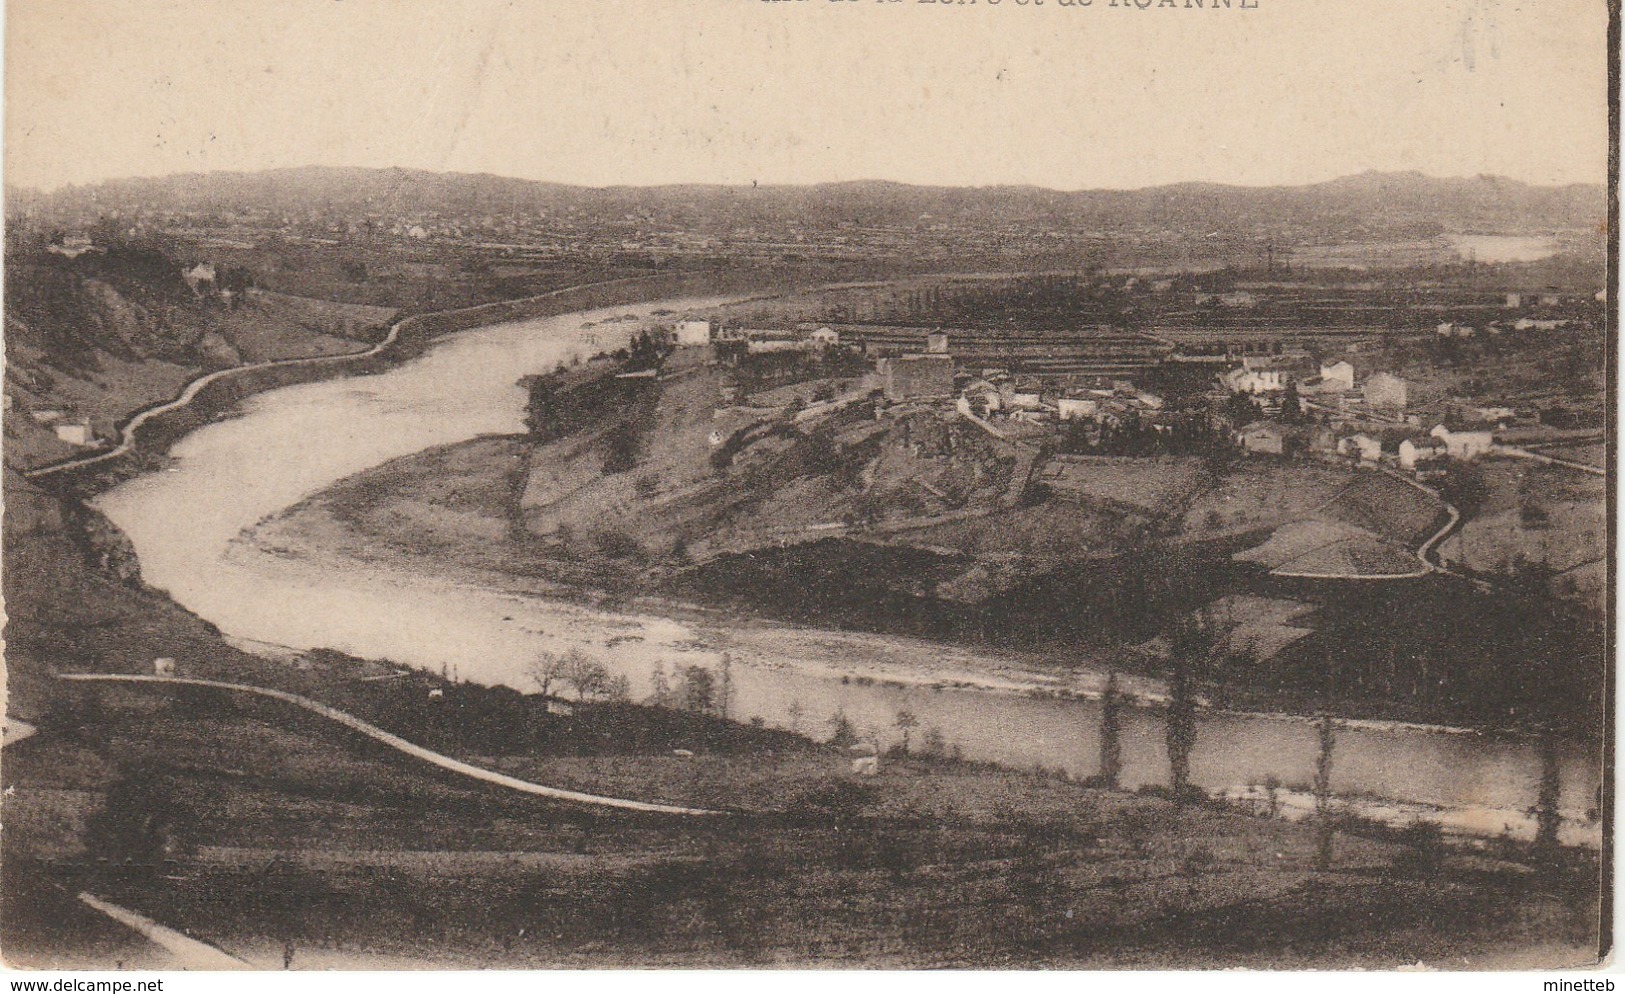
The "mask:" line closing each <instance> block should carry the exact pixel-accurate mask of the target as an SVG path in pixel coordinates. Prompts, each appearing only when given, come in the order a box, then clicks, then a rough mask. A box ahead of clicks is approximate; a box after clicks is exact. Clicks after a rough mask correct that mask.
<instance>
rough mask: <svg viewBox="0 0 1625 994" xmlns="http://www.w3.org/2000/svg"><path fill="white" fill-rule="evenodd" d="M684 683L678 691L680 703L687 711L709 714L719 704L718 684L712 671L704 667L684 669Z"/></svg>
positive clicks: (692, 666) (686, 667)
mask: <svg viewBox="0 0 1625 994" xmlns="http://www.w3.org/2000/svg"><path fill="white" fill-rule="evenodd" d="M682 675H683V682H682V686H681V687H680V688H679V689H678V701H679V704H680V706H681V707H682V709H683V710H685V711H693V712H695V713H697V714H708V713H710V711H711V710H712V709H713V708H715V707H716V704H717V683H716V678H715V677H713V676H712V675H711V671H710V670H708V669H706V668H705V667H703V666H699V665H689V666H685V667H683V670H682Z"/></svg>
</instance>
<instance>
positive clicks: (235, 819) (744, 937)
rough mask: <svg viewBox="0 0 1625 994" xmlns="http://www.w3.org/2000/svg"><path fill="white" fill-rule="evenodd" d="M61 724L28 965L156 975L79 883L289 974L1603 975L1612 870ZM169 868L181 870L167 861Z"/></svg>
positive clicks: (1294, 835)
mask: <svg viewBox="0 0 1625 994" xmlns="http://www.w3.org/2000/svg"><path fill="white" fill-rule="evenodd" d="M64 706H65V707H66V708H67V710H64V711H62V712H59V713H58V715H57V717H56V718H55V719H54V720H52V721H50V722H48V723H47V724H46V726H45V727H44V728H43V729H42V731H41V733H40V734H38V735H36V736H35V737H34V738H32V739H30V740H28V742H27V743H26V744H24V745H21V746H18V747H16V751H15V752H14V753H13V752H12V750H11V749H8V761H7V764H6V768H5V785H6V789H7V790H8V801H7V815H8V826H7V828H8V831H7V833H6V838H5V846H6V849H5V856H6V864H5V865H6V873H7V889H6V895H7V900H6V902H5V904H4V906H3V907H0V915H3V924H4V927H5V929H6V934H7V936H8V948H7V956H8V961H9V962H10V963H11V964H12V965H15V966H21V967H25V968H26V967H44V966H54V967H57V968H84V967H87V966H93V965H104V964H107V962H108V958H109V957H114V958H119V959H122V960H124V961H126V962H127V963H129V964H131V965H133V964H136V963H143V964H150V965H155V966H161V965H163V960H162V958H161V956H160V955H158V954H157V953H156V952H155V951H154V950H153V949H152V948H151V947H149V946H146V945H145V944H144V943H139V942H136V943H132V942H130V940H129V939H128V937H120V936H118V935H117V934H116V932H114V931H113V930H110V929H108V928H107V926H106V925H105V924H104V925H102V926H101V928H99V929H97V928H95V927H94V926H93V927H91V928H89V929H84V928H82V924H83V919H84V916H83V913H82V909H80V911H79V913H77V914H75V913H74V909H73V905H72V904H71V902H69V903H68V906H67V912H68V914H66V915H64V916H62V917H58V915H59V914H61V913H62V912H61V905H62V903H63V902H61V901H60V900H59V899H58V900H44V901H40V902H39V903H31V902H26V901H23V900H19V899H18V898H19V897H20V896H21V897H26V896H28V895H31V894H40V893H45V894H50V893H52V892H53V888H54V887H61V886H67V887H71V888H77V889H84V890H89V891H91V892H93V893H96V894H98V895H99V896H102V897H104V898H106V899H109V900H113V901H115V902H118V903H121V904H123V905H125V906H128V907H132V908H134V909H136V910H138V911H139V912H141V913H143V914H146V915H149V916H151V917H153V918H155V919H157V920H159V921H161V922H163V923H165V924H167V925H169V926H170V927H173V928H178V929H180V930H182V931H184V932H186V933H188V934H190V935H193V936H196V937H198V938H201V939H204V940H206V941H208V942H211V943H213V944H215V945H217V946H219V947H220V948H221V949H223V950H225V951H226V952H227V953H228V954H230V955H233V956H236V957H239V958H241V959H243V960H245V961H247V962H249V963H250V964H253V965H256V966H259V967H262V968H276V967H278V966H281V965H282V963H283V961H284V958H285V957H289V956H291V957H292V966H293V967H294V968H295V969H310V968H322V967H330V966H334V965H338V964H340V963H343V964H345V965H348V966H352V967H354V966H367V967H374V968H389V967H396V968H399V967H404V966H418V967H422V966H433V967H462V968H471V967H481V966H483V967H492V966H496V967H510V968H512V967H538V966H571V965H574V966H586V965H591V966H595V967H606V966H616V965H620V966H683V965H698V964H701V963H704V964H706V965H713V966H714V965H719V964H725V965H738V966H750V965H754V966H787V965H813V964H821V965H848V966H858V965H863V966H871V967H873V966H892V967H904V966H907V967H994V966H1003V967H1019V966H1037V965H1048V966H1067V965H1073V966H1081V965H1093V966H1128V965H1137V966H1179V965H1184V966H1194V965H1202V966H1218V965H1236V966H1246V965H1265V964H1268V965H1270V966H1274V967H1284V966H1303V965H1316V966H1362V967H1368V968H1389V969H1391V968H1394V967H1397V966H1400V965H1402V964H1411V963H1415V962H1418V961H1421V962H1424V963H1437V964H1440V965H1443V964H1445V963H1449V964H1451V965H1453V966H1456V967H1460V966H1480V967H1488V966H1496V965H1503V966H1504V965H1508V964H1509V963H1512V962H1519V961H1524V962H1527V961H1529V960H1530V959H1531V958H1533V959H1534V960H1536V961H1539V962H1544V963H1546V964H1548V965H1550V964H1554V963H1580V962H1584V961H1587V960H1588V959H1590V958H1591V956H1592V955H1594V954H1593V953H1589V952H1588V951H1587V950H1588V949H1589V948H1594V944H1595V938H1594V934H1593V931H1592V928H1591V926H1590V925H1589V924H1588V923H1594V922H1595V921H1596V916H1595V909H1594V908H1591V907H1589V906H1588V905H1587V903H1586V901H1585V899H1584V897H1583V894H1584V884H1583V880H1584V878H1585V875H1586V874H1594V873H1595V867H1594V866H1591V867H1589V868H1588V867H1587V866H1586V865H1585V864H1583V863H1579V864H1575V866H1574V867H1573V869H1572V870H1571V871H1566V872H1563V873H1559V874H1556V875H1547V876H1545V877H1543V878H1541V879H1540V882H1535V881H1531V879H1530V878H1529V875H1528V873H1527V871H1526V870H1525V869H1524V868H1523V867H1522V866H1521V865H1520V864H1519V863H1518V862H1517V861H1516V860H1518V859H1519V858H1521V857H1520V856H1519V854H1518V853H1516V852H1514V851H1508V852H1507V853H1506V854H1505V856H1496V855H1474V854H1471V853H1468V852H1456V851H1452V850H1451V849H1449V848H1446V847H1442V846H1440V845H1439V844H1438V843H1437V842H1436V841H1435V840H1434V839H1433V838H1432V837H1430V836H1427V835H1425V834H1423V835H1416V836H1414V838H1413V837H1410V836H1399V835H1395V834H1394V833H1384V832H1381V831H1377V830H1373V829H1371V828H1370V827H1368V826H1362V825H1360V824H1357V823H1353V822H1350V823H1348V824H1346V825H1345V828H1346V831H1341V832H1338V833H1337V834H1336V835H1335V837H1334V839H1333V851H1332V858H1331V861H1330V863H1329V864H1328V865H1326V866H1324V867H1323V868H1322V867H1320V866H1319V865H1318V864H1317V857H1316V848H1315V839H1314V832H1313V831H1312V829H1311V828H1309V827H1308V826H1303V825H1292V824H1288V823H1285V822H1281V821H1275V820H1270V819H1261V818H1256V817H1249V816H1246V815H1242V814H1237V813H1231V812H1228V811H1226V810H1223V809H1222V808H1219V807H1216V806H1213V805H1208V804H1190V805H1185V806H1176V805H1174V804H1173V803H1172V802H1170V801H1168V800H1166V799H1164V798H1161V797H1156V796H1137V795H1133V794H1125V793H1119V792H1115V791H1107V790H1098V789H1090V788H1086V787H1083V786H1080V785H1077V784H1073V783H1068V782H1066V781H1064V780H1059V779H1056V778H1053V777H1050V776H1045V775H1035V774H1028V773H1017V772H1010V771H1002V770H995V769H991V768H985V767H977V766H972V765H967V764H961V763H954V762H949V761H943V760H925V759H904V760H898V761H896V762H886V763H883V766H882V773H881V774H880V776H879V777H877V778H875V779H872V780H864V779H857V778H853V777H852V776H851V774H850V773H847V772H843V771H842V766H843V760H842V757H841V756H840V754H839V753H838V752H837V751H836V750H834V749H832V748H830V747H827V746H818V745H814V744H811V743H805V742H802V743H801V744H799V745H796V746H793V747H790V748H787V749H782V750H780V751H779V752H778V753H777V755H769V754H761V755H754V756H752V757H750V758H751V759H754V762H748V765H747V760H746V758H745V757H741V759H740V760H739V761H737V762H736V761H734V760H730V759H728V758H726V757H712V756H708V755H705V754H703V753H702V754H701V755H698V756H696V757H695V758H694V761H692V765H688V766H686V767H684V764H689V763H690V761H687V760H676V759H673V758H672V757H670V756H669V755H668V756H659V755H647V756H639V755H635V754H623V755H621V756H620V757H619V759H618V761H616V762H615V763H613V764H612V763H608V762H605V761H602V760H592V759H569V758H563V757H551V758H550V757H545V756H538V757H534V758H512V759H502V758H493V762H495V763H498V764H500V765H504V766H506V767H507V768H510V769H514V770H521V771H524V772H527V773H535V774H538V775H556V776H560V777H562V778H569V779H571V780H572V781H573V782H579V783H583V784H589V783H590V784H592V785H594V786H599V787H603V786H605V785H606V780H604V779H600V777H604V778H608V780H607V783H609V784H613V785H614V786H616V787H618V788H625V789H627V790H629V791H631V790H636V789H638V787H639V785H640V784H644V785H649V784H667V785H669V784H672V783H673V782H678V783H685V784H686V783H692V782H694V781H695V780H702V781H703V780H705V779H706V778H711V777H714V778H716V779H717V780H718V781H720V782H723V783H726V782H728V781H729V780H731V779H733V778H735V777H741V778H742V784H743V786H744V789H746V790H747V791H751V792H752V793H753V794H759V795H761V796H763V797H764V798H766V799H768V800H770V801H774V802H777V803H778V804H779V807H778V810H779V811H780V813H779V814H777V815H772V816H766V817H754V818H731V819H724V820H721V821H707V822H700V823H689V822H680V821H671V820H666V819H656V818H649V817H609V816H604V815H600V814H595V813H593V812H592V811H589V810H585V809H570V808H566V807H560V806H558V805H554V804H548V803H543V802H540V801H535V800H529V799H524V798H514V797H508V796H504V795H503V794H501V793H499V792H497V791H496V790H494V789H489V788H485V787H476V786H472V785H469V784H465V783H462V782H458V781H457V780H455V779H452V778H450V777H449V776H441V775H438V774H431V773H429V772H426V771H425V770H424V769H423V768H421V767H417V766H415V765H413V764H412V763H411V762H410V761H405V760H397V759H394V758H392V757H390V756H387V755H382V754H379V753H377V752H376V751H374V750H373V749H371V748H370V747H368V746H365V745H362V744H360V743H358V742H357V741H355V740H352V739H350V738H349V737H348V736H346V735H344V734H340V733H338V732H335V731H333V730H332V728H331V727H329V726H326V725H325V724H323V723H321V722H320V721H319V720H318V719H315V718H314V717H299V716H297V715H290V714H287V713H285V712H284V710H283V709H281V708H279V707H278V706H276V705H275V704H270V703H267V704H248V703H245V702H243V701H241V700H233V699H227V698H225V697H223V696H222V695H220V694H218V693H216V692H210V691H202V692H196V693H192V692H187V693H179V694H176V693H169V692H165V691H160V690H155V689H145V688H142V689H123V688H106V689H104V690H102V691H99V692H98V693H97V695H96V697H95V699H94V702H93V703H91V702H86V701H80V702H78V703H76V704H72V705H66V704H65V705H64ZM743 734H744V735H746V737H747V740H748V734H749V733H748V731H747V732H745V733H743ZM679 768H683V769H684V770H685V772H683V773H679V772H676V770H677V769H679ZM688 771H693V772H688ZM752 785H754V786H752ZM667 789H669V787H668V788H667ZM132 814H139V815H142V816H146V817H147V818H149V819H151V820H148V821H142V822H140V824H146V825H149V826H152V828H151V829H150V831H149V832H147V833H143V832H142V831H135V830H132V828H131V826H130V824H129V820H130V818H131V815H132ZM64 828H66V829H67V831H64V830H63V829H64ZM159 852H161V853H163V854H165V856H164V858H165V859H167V862H166V863H165V864H164V865H163V868H162V873H161V875H158V874H157V873H155V869H156V867H154V866H153V865H152V864H149V863H147V862H146V859H148V858H150V857H149V855H148V854H153V855H156V854H157V853H159ZM124 856H131V857H134V859H133V862H130V863H128V864H123V863H122V862H121V859H122V857H124ZM87 857H88V858H87ZM97 857H109V859H107V860H106V861H102V860H100V859H98V858H97ZM1508 857H1510V860H1509V858H1508ZM1513 895H1516V898H1515V899H1514V897H1513ZM949 909H951V911H950V910H949ZM64 928H73V929H74V931H72V932H67V931H64ZM340 937H342V938H340ZM1283 937H1285V938H1287V939H1288V940H1289V941H1290V945H1289V946H1287V947H1286V948H1288V949H1289V950H1290V951H1289V952H1287V953H1286V954H1285V958H1284V959H1283V958H1282V956H1283V954H1282V952H1281V948H1282V946H1281V940H1282V939H1283Z"/></svg>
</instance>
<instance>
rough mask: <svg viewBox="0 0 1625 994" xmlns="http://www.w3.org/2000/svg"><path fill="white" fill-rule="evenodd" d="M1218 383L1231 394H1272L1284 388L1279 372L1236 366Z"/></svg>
mask: <svg viewBox="0 0 1625 994" xmlns="http://www.w3.org/2000/svg"><path fill="white" fill-rule="evenodd" d="M1219 381H1220V382H1221V383H1223V384H1224V386H1225V389H1227V390H1229V391H1230V392H1231V393H1272V392H1274V391H1276V390H1284V389H1285V388H1286V383H1285V382H1284V378H1283V375H1282V372H1281V370H1279V369H1271V368H1268V367H1251V366H1247V365H1242V366H1237V367H1236V368H1235V369H1232V370H1230V371H1229V372H1228V373H1225V374H1224V375H1222V376H1220V377H1219Z"/></svg>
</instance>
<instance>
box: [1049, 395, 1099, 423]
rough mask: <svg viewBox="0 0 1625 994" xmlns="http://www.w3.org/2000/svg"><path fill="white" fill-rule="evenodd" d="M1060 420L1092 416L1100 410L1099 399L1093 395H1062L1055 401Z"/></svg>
mask: <svg viewBox="0 0 1625 994" xmlns="http://www.w3.org/2000/svg"><path fill="white" fill-rule="evenodd" d="M1055 407H1056V410H1058V411H1059V412H1060V415H1061V420H1062V421H1073V420H1076V419H1079V418H1092V417H1094V416H1095V414H1096V412H1098V411H1099V410H1100V401H1098V400H1096V399H1095V398H1093V397H1062V398H1061V399H1059V400H1057V401H1056V402H1055Z"/></svg>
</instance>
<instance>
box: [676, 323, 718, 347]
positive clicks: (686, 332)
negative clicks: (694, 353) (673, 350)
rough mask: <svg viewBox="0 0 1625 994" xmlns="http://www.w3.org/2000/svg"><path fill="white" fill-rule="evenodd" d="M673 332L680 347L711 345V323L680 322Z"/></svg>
mask: <svg viewBox="0 0 1625 994" xmlns="http://www.w3.org/2000/svg"><path fill="white" fill-rule="evenodd" d="M672 331H673V332H674V333H675V334H676V336H677V344H678V345H679V346H686V345H710V344H711V322H709V321H679V322H677V324H676V326H675V327H673V328H672Z"/></svg>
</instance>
